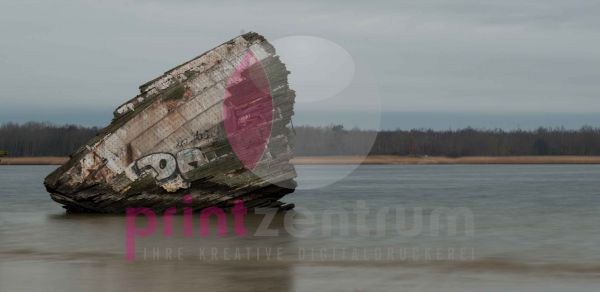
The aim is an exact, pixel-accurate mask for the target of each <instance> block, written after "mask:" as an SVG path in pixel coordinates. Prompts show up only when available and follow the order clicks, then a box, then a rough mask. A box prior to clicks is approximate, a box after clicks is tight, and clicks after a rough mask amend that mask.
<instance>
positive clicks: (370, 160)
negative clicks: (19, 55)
mask: <svg viewBox="0 0 600 292" xmlns="http://www.w3.org/2000/svg"><path fill="white" fill-rule="evenodd" d="M68 160H69V158H68V157H60V156H58V157H57V156H50V157H49V156H44V157H2V158H0V165H61V164H64V163H65V162H67V161H68ZM292 163H293V164H294V165H348V164H358V163H361V164H365V165H369V164H370V165H377V164H600V156H465V157H443V156H420V157H417V156H397V155H371V156H368V157H366V158H363V157H360V156H300V157H296V158H293V159H292Z"/></svg>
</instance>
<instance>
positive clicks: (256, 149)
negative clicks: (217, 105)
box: [223, 50, 273, 170]
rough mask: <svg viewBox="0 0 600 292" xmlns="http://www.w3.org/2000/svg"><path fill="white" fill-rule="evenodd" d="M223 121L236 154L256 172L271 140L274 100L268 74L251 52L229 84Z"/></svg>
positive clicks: (240, 64) (230, 77)
mask: <svg viewBox="0 0 600 292" xmlns="http://www.w3.org/2000/svg"><path fill="white" fill-rule="evenodd" d="M223 120H224V125H225V133H226V134H227V140H228V141H229V144H230V145H231V147H232V149H233V152H234V153H235V154H236V156H237V157H238V159H239V160H240V161H241V162H242V164H243V165H244V167H246V168H247V169H249V170H254V168H255V167H256V165H257V163H258V162H259V161H260V159H261V158H262V156H263V154H264V152H265V149H266V148H267V145H268V143H269V139H270V136H271V129H272V122H273V97H272V96H271V88H270V85H269V79H268V78H267V75H266V73H265V70H264V68H263V66H262V64H261V62H260V60H259V59H258V58H257V57H256V55H255V54H254V53H253V52H252V51H250V50H249V51H248V52H246V54H245V55H244V56H243V57H242V59H241V61H240V62H239V63H238V64H236V66H235V69H234V70H233V73H232V74H231V75H230V76H229V79H228V80H227V88H226V89H225V96H224V99H223Z"/></svg>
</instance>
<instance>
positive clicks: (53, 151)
mask: <svg viewBox="0 0 600 292" xmlns="http://www.w3.org/2000/svg"><path fill="white" fill-rule="evenodd" d="M98 131H99V129H98V128H96V127H93V128H86V127H81V126H75V125H64V126H57V125H53V124H49V123H37V122H29V123H25V124H14V123H7V124H2V125H0V150H6V151H8V154H9V156H67V155H69V154H71V153H73V152H75V150H77V149H78V148H79V147H81V145H83V144H85V142H87V141H88V140H89V139H90V138H92V137H94V136H95V135H96V133H98Z"/></svg>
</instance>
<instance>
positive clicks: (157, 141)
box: [44, 33, 296, 213]
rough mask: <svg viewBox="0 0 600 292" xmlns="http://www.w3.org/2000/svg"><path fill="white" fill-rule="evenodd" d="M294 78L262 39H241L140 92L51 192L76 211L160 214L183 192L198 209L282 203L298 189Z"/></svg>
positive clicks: (52, 182) (56, 176)
mask: <svg viewBox="0 0 600 292" xmlns="http://www.w3.org/2000/svg"><path fill="white" fill-rule="evenodd" d="M288 74H289V72H288V71H287V70H286V68H285V65H284V64H283V63H282V62H281V61H280V60H279V57H278V56H276V55H275V50H274V48H273V47H272V46H271V45H270V44H269V43H268V42H267V41H266V40H265V39H264V38H263V37H262V36H260V35H258V34H256V33H248V34H244V35H242V36H239V37H236V38H234V39H233V40H231V41H229V42H226V43H224V44H222V45H220V46H218V47H216V48H214V49H213V50H210V51H208V52H206V53H204V54H202V55H200V56H199V57H197V58H195V59H193V60H191V61H189V62H187V63H185V64H182V65H180V66H178V67H176V68H174V69H172V70H170V71H168V72H166V73H165V74H164V75H162V76H160V77H158V78H156V79H154V80H152V81H150V82H148V83H146V84H144V85H142V86H141V87H140V94H139V95H138V96H136V97H134V98H133V99H131V100H129V101H127V102H125V103H124V104H123V105H121V106H119V107H118V108H117V109H116V111H115V113H114V119H113V121H112V122H111V124H110V125H109V126H108V127H106V128H105V129H104V130H103V131H102V132H101V134H99V135H98V136H97V137H95V138H94V139H92V140H91V141H89V142H88V143H87V144H86V145H84V146H83V147H82V148H80V149H79V150H78V151H77V152H76V153H74V154H72V155H71V159H70V160H69V161H68V162H67V163H65V164H64V165H62V166H61V167H60V168H59V169H57V170H56V171H54V172H53V173H51V174H50V175H49V176H48V177H47V178H46V180H45V181H44V184H45V186H46V189H47V190H48V192H49V193H50V194H51V197H52V199H54V200H55V201H56V202H58V203H60V204H63V205H64V206H65V208H67V209H68V210H71V211H85V212H106V213H119V212H124V211H125V209H126V208H128V207H147V208H153V209H155V210H159V211H160V210H164V209H166V208H169V207H177V206H183V201H182V197H183V195H185V194H191V195H192V196H193V198H194V200H193V203H192V207H193V208H195V209H202V208H205V207H209V206H215V205H216V206H229V205H231V204H232V203H233V201H234V200H237V199H242V200H244V201H245V203H246V206H247V207H255V206H267V205H269V206H278V205H280V204H281V203H279V202H278V199H279V198H281V197H282V196H284V195H285V194H288V193H291V192H293V191H294V188H295V186H296V183H295V181H294V178H295V177H296V173H295V170H294V167H293V166H292V165H291V164H290V162H289V160H290V159H291V158H292V151H291V149H290V145H289V140H290V135H291V134H292V130H291V129H290V127H289V125H290V124H291V116H292V115H293V105H294V97H295V94H294V91H293V90H291V89H290V88H289V87H288V83H287V75H288ZM249 88H250V89H249ZM185 206H189V205H187V204H186V205H185Z"/></svg>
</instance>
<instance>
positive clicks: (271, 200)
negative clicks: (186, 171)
mask: <svg viewBox="0 0 600 292" xmlns="http://www.w3.org/2000/svg"><path fill="white" fill-rule="evenodd" d="M286 184H287V187H282V186H283V185H286ZM295 188H296V182H295V181H294V180H289V181H287V182H284V183H282V184H280V185H279V186H276V185H269V186H266V187H263V188H259V189H256V190H255V191H252V192H249V193H246V194H236V193H232V194H230V195H224V193H227V190H225V188H224V187H219V186H214V187H213V188H212V190H211V189H210V188H207V187H206V185H204V186H203V191H201V190H187V191H180V192H175V193H165V192H158V193H152V192H148V193H138V194H131V195H129V196H127V197H124V196H123V195H122V194H119V193H110V192H107V191H106V190H101V189H99V188H97V187H92V188H90V189H88V190H85V191H81V192H78V193H77V194H76V195H68V196H65V195H62V194H60V193H56V192H53V193H52V192H51V194H50V196H51V198H52V199H53V200H54V201H56V202H57V203H59V204H62V205H63V208H65V209H66V210H67V211H68V212H70V213H113V214H120V213H125V212H126V210H127V208H149V209H152V210H153V211H155V212H157V213H162V212H164V211H165V210H166V209H169V208H173V207H175V208H177V209H180V208H184V207H185V208H191V209H192V210H194V211H197V210H202V209H204V208H208V207H219V208H222V209H225V210H226V209H228V208H230V207H232V206H233V205H234V203H235V202H236V201H238V200H241V201H242V202H243V203H244V207H246V208H248V209H250V210H251V209H253V208H278V209H282V210H289V209H292V208H294V204H286V203H283V202H281V201H279V200H280V199H281V198H282V197H283V196H285V195H287V194H290V193H293V192H294V190H295ZM186 195H190V196H191V197H192V202H191V203H184V202H183V201H182V198H183V197H184V196H186Z"/></svg>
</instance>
